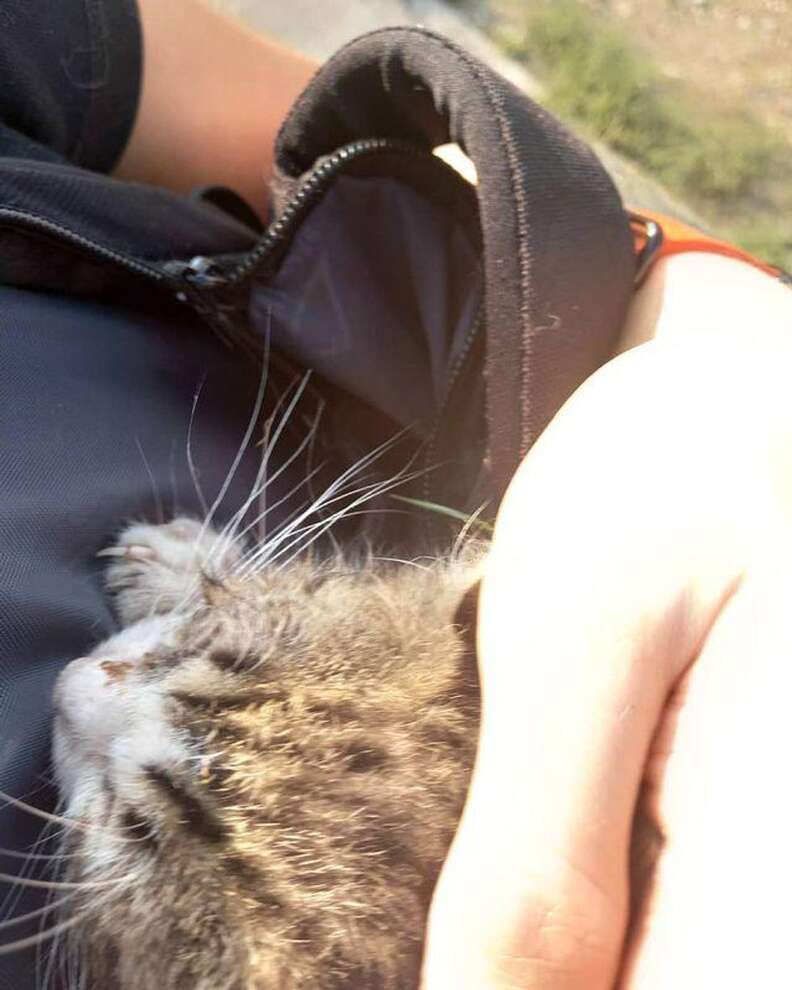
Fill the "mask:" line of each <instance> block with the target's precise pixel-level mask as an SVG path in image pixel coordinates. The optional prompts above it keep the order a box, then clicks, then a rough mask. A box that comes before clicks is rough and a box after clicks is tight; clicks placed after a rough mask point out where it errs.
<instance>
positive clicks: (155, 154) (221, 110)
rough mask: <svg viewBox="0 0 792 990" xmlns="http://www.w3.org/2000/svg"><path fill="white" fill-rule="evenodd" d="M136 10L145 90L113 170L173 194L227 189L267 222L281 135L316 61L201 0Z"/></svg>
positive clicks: (147, 3) (153, 3) (153, 1)
mask: <svg viewBox="0 0 792 990" xmlns="http://www.w3.org/2000/svg"><path fill="white" fill-rule="evenodd" d="M138 6H139V10H140V18H141V23H142V29H143V51H144V59H143V63H144V64H143V88H142V92H141V100H140V106H139V109H138V115H137V120H136V122H135V125H134V128H133V131H132V134H131V137H130V140H129V143H128V145H127V147H126V150H125V152H124V154H123V155H122V157H121V160H120V161H119V163H118V166H117V168H116V174H117V175H118V176H119V177H120V178H123V179H134V180H137V181H142V182H150V183H153V184H155V185H160V186H165V187H166V188H168V189H174V190H176V191H177V192H186V191H188V190H190V189H193V188H194V187H196V186H200V185H204V184H211V185H225V186H228V187H229V188H231V189H233V190H235V191H236V192H238V193H239V194H240V195H241V196H243V197H244V198H245V199H246V200H247V201H248V202H249V203H250V204H251V206H253V208H254V209H255V210H256V211H257V212H258V213H259V214H260V215H261V216H262V218H263V217H264V216H265V215H266V209H267V183H268V182H269V180H270V178H271V175H272V155H273V145H274V142H275V135H276V134H277V132H278V128H279V127H280V125H281V123H282V121H283V118H284V116H285V114H286V112H287V111H288V110H289V108H290V107H291V105H292V103H293V102H294V100H295V99H296V97H297V96H298V95H299V93H300V92H301V91H302V90H303V88H304V87H305V85H306V83H307V82H308V80H309V79H310V78H311V76H312V75H313V73H314V71H315V69H316V64H315V63H314V62H312V61H311V60H310V59H307V58H305V57H304V56H302V55H300V54H298V53H297V52H293V51H290V50H289V49H287V48H283V47H282V46H281V45H279V44H277V43H276V42H274V41H271V40H270V39H268V38H263V37H261V36H260V35H257V34H255V33H253V32H252V31H250V30H249V29H247V28H246V27H244V26H243V25H242V24H239V23H237V22H236V21H233V20H231V19H230V18H228V17H225V16H224V15H222V14H220V13H219V12H217V11H215V10H213V9H212V8H211V7H209V6H208V5H207V4H205V3H203V2H201V0H167V2H163V0H139V4H138Z"/></svg>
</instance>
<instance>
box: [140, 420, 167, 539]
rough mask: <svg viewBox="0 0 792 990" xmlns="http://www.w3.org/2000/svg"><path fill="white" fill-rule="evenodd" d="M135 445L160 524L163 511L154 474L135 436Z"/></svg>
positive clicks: (163, 518)
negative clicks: (147, 477) (148, 482)
mask: <svg viewBox="0 0 792 990" xmlns="http://www.w3.org/2000/svg"><path fill="white" fill-rule="evenodd" d="M135 445H136V446H137V449H138V450H139V451H140V456H141V458H142V460H143V466H144V467H145V469H146V474H147V475H148V476H149V481H150V482H151V494H152V495H153V496H154V504H155V505H156V507H157V518H158V520H159V522H160V523H164V522H165V509H164V507H163V505H162V499H161V498H160V493H159V491H157V482H156V481H155V480H154V474H153V472H152V470H151V465H150V464H149V462H148V458H147V457H146V454H145V452H144V450H143V445H142V444H141V442H140V438H139V437H138V436H137V435H136V436H135Z"/></svg>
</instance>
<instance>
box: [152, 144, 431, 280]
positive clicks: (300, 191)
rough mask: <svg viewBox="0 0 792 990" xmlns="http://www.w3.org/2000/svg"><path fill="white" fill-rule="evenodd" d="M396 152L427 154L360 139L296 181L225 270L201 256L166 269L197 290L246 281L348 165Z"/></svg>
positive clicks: (414, 147)
mask: <svg viewBox="0 0 792 990" xmlns="http://www.w3.org/2000/svg"><path fill="white" fill-rule="evenodd" d="M387 152H396V153H398V154H402V155H415V156H423V157H426V156H428V154H429V152H427V151H425V150H424V149H422V148H419V147H418V146H417V145H414V144H411V143H410V142H409V141H403V140H400V139H398V138H361V139H360V140H359V141H352V142H351V143H350V144H346V145H344V146H343V147H342V148H339V149H338V150H337V151H335V152H333V153H332V154H331V155H328V156H327V157H326V158H323V159H322V160H321V161H320V162H319V163H318V164H317V165H315V166H314V167H313V169H311V171H310V172H308V173H307V174H306V176H305V177H304V178H303V179H302V181H301V182H300V184H299V186H298V188H297V189H296V191H295V193H294V195H293V196H292V197H291V198H290V199H289V200H288V201H287V202H286V204H285V205H284V207H283V209H282V210H281V212H280V214H279V215H278V218H277V219H276V220H275V221H274V222H273V223H271V224H270V226H269V227H268V228H267V229H266V231H265V232H264V233H263V234H262V236H261V238H260V239H259V242H258V244H257V245H256V246H255V247H254V248H253V249H252V250H251V251H249V252H248V253H247V254H246V255H245V257H244V259H243V260H242V261H241V262H239V263H238V264H236V265H235V266H234V267H232V268H228V269H226V268H225V267H224V266H223V265H221V264H219V263H218V262H217V261H216V260H213V259H211V258H205V257H203V256H201V255H198V256H196V257H195V258H192V259H190V261H189V262H187V263H186V264H185V263H184V262H171V263H169V264H168V265H166V269H167V270H168V272H169V273H170V274H172V275H174V276H175V277H177V278H181V279H183V280H185V281H186V282H188V283H189V284H190V285H191V286H193V287H195V288H197V289H199V290H200V289H206V290H208V291H210V292H211V291H212V290H213V289H221V288H222V289H232V288H238V287H239V285H240V284H241V283H242V282H244V281H245V280H246V279H247V278H249V277H250V276H251V275H252V274H253V273H254V271H255V270H256V269H258V268H259V267H260V266H262V265H263V263H264V262H265V261H266V259H267V258H268V257H270V256H271V255H273V254H274V253H275V252H276V251H277V250H278V248H279V247H281V246H283V245H284V244H285V243H287V242H288V240H289V238H290V236H291V234H292V233H293V231H294V228H295V227H296V226H297V224H298V223H299V221H300V220H302V218H303V216H304V215H305V213H306V212H307V211H308V210H310V209H311V208H312V207H313V206H314V205H315V204H316V203H317V202H318V201H319V200H320V199H321V198H322V196H323V195H324V194H325V192H326V191H327V188H328V186H329V185H330V184H331V182H332V181H333V180H334V179H335V178H336V177H337V176H338V175H339V174H340V173H341V172H343V170H344V169H345V168H346V167H347V166H349V165H350V164H351V163H352V162H354V161H357V160H359V159H360V158H364V157H366V156H367V155H371V154H379V153H387Z"/></svg>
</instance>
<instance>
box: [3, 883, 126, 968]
mask: <svg viewBox="0 0 792 990" xmlns="http://www.w3.org/2000/svg"><path fill="white" fill-rule="evenodd" d="M108 900H110V898H106V897H103V898H101V899H100V900H99V901H98V902H97V903H94V904H92V905H91V906H90V907H89V908H86V909H85V910H84V911H80V912H78V913H77V914H76V915H75V916H74V917H73V918H67V919H66V920H65V921H61V922H58V923H57V924H55V925H53V926H52V927H51V928H47V929H45V930H44V931H41V932H38V933H37V934H35V935H29V936H28V937H27V938H20V939H17V940H16V941H15V942H7V943H6V944H5V945H0V956H7V955H10V954H11V953H12V952H19V951H20V950H21V949H29V948H31V947H32V946H34V945H40V944H41V943H42V942H47V941H49V940H50V939H51V938H54V937H55V936H56V935H59V934H60V933H61V932H65V931H68V930H69V929H70V928H74V927H75V925H79V924H80V923H81V922H82V921H83V920H84V919H85V918H86V917H88V916H89V915H91V914H94V913H95V912H96V910H97V908H99V907H101V906H102V905H103V904H106V903H107V902H108Z"/></svg>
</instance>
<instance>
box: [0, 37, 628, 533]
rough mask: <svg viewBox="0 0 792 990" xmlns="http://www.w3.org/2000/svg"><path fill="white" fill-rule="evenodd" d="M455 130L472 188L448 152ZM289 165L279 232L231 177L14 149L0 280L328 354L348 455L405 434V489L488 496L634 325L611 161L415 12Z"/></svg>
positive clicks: (302, 135) (287, 135) (341, 79)
mask: <svg viewBox="0 0 792 990" xmlns="http://www.w3.org/2000/svg"><path fill="white" fill-rule="evenodd" d="M448 142H456V143H457V144H458V145H459V146H460V147H461V148H462V149H463V150H464V151H465V152H466V153H467V155H468V156H469V158H470V159H471V161H472V163H473V165H474V166H475V169H476V172H477V175H478V183H477V185H476V186H472V185H471V184H470V183H468V182H467V181H466V180H464V179H463V178H462V177H461V176H460V175H459V174H458V173H457V172H456V171H454V170H453V169H452V168H451V167H450V166H448V165H447V164H446V163H445V162H444V161H442V160H441V159H440V158H439V157H438V156H436V155H434V154H433V150H434V149H435V148H436V147H437V146H439V145H442V144H446V143H448ZM275 162H276V165H275V168H276V180H275V183H274V203H273V216H272V221H271V223H270V224H269V225H268V226H267V227H266V229H263V230H261V229H257V223H256V221H255V218H254V217H253V214H252V211H250V210H249V209H248V208H247V207H246V204H244V203H243V202H242V201H241V200H239V199H238V198H237V197H236V196H235V195H234V194H232V193H230V192H229V191H228V190H220V189H208V190H203V191H201V192H200V194H198V195H197V196H196V197H194V198H193V199H187V198H178V197H174V196H172V195H171V194H169V193H166V192H164V191H160V190H157V189H153V188H149V187H144V186H132V185H128V184H125V183H121V182H117V181H115V180H113V179H110V178H107V177H98V176H96V175H95V174H92V173H88V172H81V171H79V170H76V169H70V168H64V167H63V166H60V165H55V164H51V163H48V162H41V163H40V167H37V168H31V169H24V170H23V169H20V168H19V167H18V163H17V167H14V163H13V161H11V163H10V164H8V163H6V162H4V163H3V164H2V165H0V222H1V223H2V234H0V248H1V250H0V281H3V282H6V283H10V284H14V285H21V286H34V287H36V288H39V289H40V288H44V289H55V290H64V289H66V290H68V292H69V293H71V294H75V293H85V294H86V295H90V296H91V297H93V298H110V299H114V298H117V299H123V300H124V301H125V302H127V303H131V304H132V305H134V306H142V307H146V306H152V305H154V306H174V307H181V308H184V307H188V308H189V309H191V310H193V311H194V312H195V313H197V314H198V315H199V316H200V318H201V319H202V320H204V321H205V322H206V323H207V324H209V325H210V326H211V327H212V328H213V329H214V330H215V331H216V332H217V333H218V334H220V335H221V336H222V337H223V338H224V339H225V340H226V341H228V343H229V345H230V346H242V347H248V348H254V349H259V350H262V349H264V348H266V349H267V351H268V352H271V353H272V354H278V355H279V356H280V358H281V359H283V360H286V361H291V362H293V364H294V365H296V366H300V367H302V368H310V369H312V370H313V373H314V378H313V387H314V388H316V389H317V390H318V391H319V392H321V393H322V395H323V397H324V399H323V401H325V403H326V406H327V409H328V412H327V413H326V420H327V422H326V426H325V443H326V445H327V447H328V449H330V450H332V451H333V452H334V456H335V458H336V460H337V462H338V464H339V465H342V464H343V463H345V462H349V461H350V459H351V458H353V457H354V456H360V451H361V450H363V449H365V447H366V445H367V444H368V445H373V446H376V445H377V444H378V443H380V444H381V443H382V442H383V441H384V440H386V439H387V437H389V436H392V435H393V434H394V431H396V432H398V431H401V434H400V435H403V436H404V437H405V438H407V443H408V448H409V456H410V457H411V458H413V461H412V463H416V460H415V459H416V458H417V459H418V463H420V464H421V465H422V469H421V470H416V471H415V472H413V473H414V475H415V478H414V480H413V481H412V482H411V483H410V485H409V486H408V487H407V489H405V491H406V492H408V493H410V494H413V495H419V496H420V497H422V498H424V499H429V500H432V501H435V502H438V503H442V504H445V505H449V506H453V507H455V508H456V509H459V510H462V511H470V510H471V509H473V508H475V507H477V506H479V505H481V504H483V503H486V504H487V511H488V512H489V513H490V514H492V513H494V511H495V509H496V508H497V505H498V502H499V501H500V498H501V496H502V494H503V492H504V490H505V488H506V485H507V484H508V482H509V479H510V477H511V475H512V474H513V472H514V470H515V469H516V467H517V465H518V464H519V462H520V460H521V458H522V457H523V456H524V455H525V453H526V452H527V451H528V449H529V448H530V447H531V445H532V443H533V442H534V441H535V440H536V438H537V437H538V436H539V434H540V433H541V432H542V430H543V428H544V427H545V425H546V424H547V423H548V421H549V420H550V418H551V417H552V416H553V414H554V413H555V412H556V410H557V409H558V408H559V407H560V406H561V404H562V403H563V402H564V401H565V399H566V398H567V397H568V396H569V395H570V394H571V393H572V391H574V389H575V388H576V387H577V386H578V384H580V383H581V382H582V381H583V380H584V379H585V378H586V377H587V376H588V375H589V374H591V373H592V372H593V371H594V370H595V369H596V368H597V367H599V366H600V365H601V364H602V363H604V362H605V361H606V360H607V359H608V357H609V356H610V353H611V351H612V348H613V345H614V342H615V339H616V336H617V334H618V332H619V329H620V327H621V326H622V324H623V321H624V317H625V313H626V309H627V305H628V303H629V300H630V296H631V292H632V288H633V283H634V278H635V273H636V261H635V254H634V250H633V239H632V235H631V231H630V223H629V217H628V215H627V213H626V212H625V210H624V209H623V207H622V204H621V201H620V198H619V195H618V193H617V191H616V189H615V187H614V185H613V183H612V182H611V180H610V178H609V177H608V175H607V174H606V172H605V171H604V169H603V168H602V166H601V165H600V163H599V161H598V160H597V158H596V157H595V155H594V154H593V152H592V151H591V150H590V149H589V148H588V147H587V146H586V145H585V144H583V143H582V142H581V141H579V140H578V139H577V138H575V137H573V136H572V135H571V134H570V133H569V132H568V131H567V130H566V129H565V128H564V127H563V126H561V124H559V122H558V121H557V120H556V119H555V118H554V117H553V116H552V115H551V114H549V113H548V112H547V111H545V110H543V109H542V108H541V107H539V106H538V105H537V104H536V103H534V102H532V101H531V100H530V99H528V98H527V97H526V96H525V95H523V94H522V93H521V92H519V91H518V90H517V89H515V88H514V87H513V86H512V85H511V84H509V83H508V82H506V81H505V80H503V79H502V78H500V77H499V76H498V75H497V74H496V73H495V72H494V71H492V70H491V69H489V68H488V67H487V66H485V65H483V64H482V63H481V62H479V61H477V60H476V59H475V58H473V57H472V56H471V55H469V54H468V53H467V52H465V51H464V50H463V49H461V48H459V47H458V46H457V45H455V44H453V43H451V42H449V41H448V40H446V39H444V38H442V37H439V36H437V35H435V34H432V33H430V32H427V31H425V30H422V29H418V28H406V27H399V28H391V29H384V30H379V31H375V32H373V33H371V34H368V35H365V36H363V37H361V38H359V39H357V40H355V41H353V42H351V43H350V44H348V45H347V46H346V47H344V48H343V49H342V50H341V51H339V52H338V53H337V54H336V55H335V56H334V57H333V58H332V59H330V61H329V62H327V63H326V64H325V66H324V67H323V68H322V69H320V71H319V72H318V73H317V74H316V76H315V77H314V79H313V80H312V82H311V83H310V84H309V86H308V87H307V89H306V90H305V92H304V93H303V94H302V96H301V97H300V98H299V99H298V100H297V102H296V104H295V106H294V107H293V109H292V111H291V113H290V115H289V116H288V118H287V119H286V121H285V123H284V124H283V127H282V129H281V131H280V135H279V137H278V141H277V146H276V157H275ZM328 396H330V399H329V400H328V398H327V397H328ZM353 441H354V442H353ZM353 448H354V450H353ZM392 457H393V460H392V462H391V468H392V467H393V465H395V464H396V463H397V460H396V455H395V454H392ZM399 457H401V458H402V463H403V458H404V450H403V449H401V450H400V453H399ZM387 464H388V458H387V457H386V458H385V459H384V461H383V464H382V465H381V469H382V470H385V467H386V465H387Z"/></svg>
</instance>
